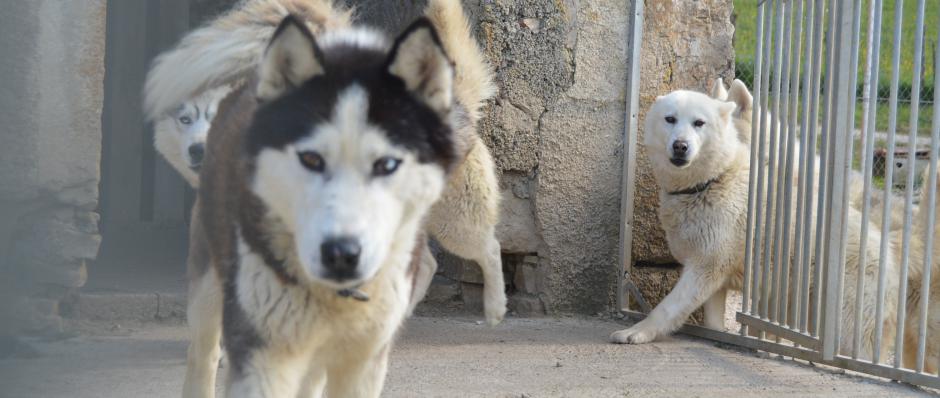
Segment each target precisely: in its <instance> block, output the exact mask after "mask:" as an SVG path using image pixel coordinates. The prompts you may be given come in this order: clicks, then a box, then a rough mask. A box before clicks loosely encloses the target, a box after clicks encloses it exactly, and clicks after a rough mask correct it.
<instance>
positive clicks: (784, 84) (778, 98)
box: [768, 4, 793, 323]
mask: <svg viewBox="0 0 940 398" xmlns="http://www.w3.org/2000/svg"><path fill="white" fill-rule="evenodd" d="M784 7H785V9H784V16H783V21H782V22H783V30H782V31H783V45H782V46H781V47H780V49H779V54H780V60H779V63H780V65H781V68H780V69H778V70H777V72H779V74H777V75H776V76H775V78H776V79H775V80H776V82H777V84H776V86H775V87H776V90H777V91H776V95H775V96H774V98H775V101H774V115H775V116H776V117H775V119H774V126H773V128H776V130H777V134H775V136H776V137H778V138H777V140H778V141H779V143H778V145H779V148H778V150H777V153H778V155H777V159H778V167H777V168H778V169H781V170H779V173H778V175H777V181H776V188H775V190H776V194H777V196H776V198H775V200H774V203H776V206H775V208H774V210H775V213H776V214H775V215H774V238H773V242H774V247H773V250H774V251H773V255H774V258H773V283H772V285H771V289H773V292H772V293H771V295H772V296H773V298H774V299H773V304H774V306H773V307H772V308H771V309H770V314H769V317H768V318H769V319H770V320H771V321H773V322H777V323H780V304H781V303H782V302H783V297H782V296H783V295H786V291H784V290H781V287H782V286H781V285H782V284H783V282H782V281H781V279H782V278H781V274H782V273H783V268H784V263H785V262H788V260H786V257H784V251H786V252H787V253H786V254H789V250H788V249H789V248H787V247H784V245H783V244H781V243H782V242H787V241H788V240H785V239H784V238H783V235H784V234H785V233H786V232H787V231H784V230H783V224H784V223H783V218H784V216H783V211H784V208H785V207H786V204H785V203H784V201H785V200H784V199H785V198H784V196H783V194H784V190H785V189H786V187H787V186H789V185H790V184H789V181H786V179H785V178H784V176H785V175H786V173H787V172H789V171H790V170H789V169H788V168H787V166H786V165H785V164H784V162H785V161H786V154H787V151H788V147H787V144H789V139H788V138H787V128H788V127H789V126H788V125H787V119H788V118H789V114H788V111H789V105H790V104H789V101H790V94H789V92H790V90H789V85H790V62H789V61H790V51H792V46H791V40H790V39H791V38H792V36H793V7H792V4H785V6H784ZM791 163H792V162H791ZM790 167H792V164H791V165H790ZM786 201H787V202H789V200H786Z"/></svg>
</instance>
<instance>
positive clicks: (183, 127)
mask: <svg viewBox="0 0 940 398" xmlns="http://www.w3.org/2000/svg"><path fill="white" fill-rule="evenodd" d="M228 91H229V90H228V88H221V89H215V90H210V91H207V92H205V93H203V94H202V95H200V96H198V97H196V98H193V99H191V100H189V101H186V102H185V103H183V104H182V105H180V107H179V108H177V109H176V111H175V112H174V113H173V114H172V115H171V117H172V118H173V123H174V125H175V126H176V131H177V132H178V133H179V134H178V139H179V141H178V145H179V149H180V152H179V153H180V154H182V156H183V160H184V161H185V162H186V164H187V165H188V166H189V168H191V169H193V170H198V169H199V167H200V166H202V158H203V156H204V155H205V153H206V136H207V135H208V133H209V127H210V126H212V118H213V117H215V111H216V109H217V108H218V106H219V101H221V100H222V98H223V97H225V95H226V94H228Z"/></svg>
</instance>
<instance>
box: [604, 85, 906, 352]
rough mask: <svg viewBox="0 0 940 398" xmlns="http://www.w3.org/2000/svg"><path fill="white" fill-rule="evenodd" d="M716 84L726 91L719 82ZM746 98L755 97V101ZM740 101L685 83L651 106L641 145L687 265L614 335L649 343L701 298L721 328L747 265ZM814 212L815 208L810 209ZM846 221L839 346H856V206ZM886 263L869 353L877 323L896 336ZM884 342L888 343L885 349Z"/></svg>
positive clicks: (869, 266) (869, 296) (872, 243)
mask: <svg viewBox="0 0 940 398" xmlns="http://www.w3.org/2000/svg"><path fill="white" fill-rule="evenodd" d="M742 87H743V86H742ZM722 89H723V87H722ZM740 89H741V88H737V89H734V90H740ZM745 90H746V88H745ZM713 92H716V93H717V95H716V96H718V97H719V98H721V97H722V93H721V90H717V91H716V90H713ZM729 94H730V93H729ZM744 94H745V93H740V94H738V95H741V98H749V97H750V94H749V93H747V94H746V95H744ZM745 103H746V105H749V102H747V101H745ZM741 106H742V102H741V101H735V102H724V101H721V100H719V99H714V98H710V97H709V96H707V95H704V94H701V93H697V92H692V91H682V90H680V91H675V92H673V93H670V94H668V95H665V96H662V97H659V98H657V99H656V102H655V103H654V104H653V106H652V107H651V109H650V110H649V112H648V114H647V117H646V123H645V131H644V134H645V140H644V144H645V145H646V148H647V153H648V154H649V157H650V161H651V163H652V166H653V173H654V175H655V177H656V181H657V182H658V183H659V186H660V188H661V189H660V195H659V197H660V207H659V219H660V222H661V224H662V227H663V229H664V230H665V231H666V239H667V240H668V243H669V249H670V251H671V252H672V255H673V256H674V257H675V259H676V260H678V261H679V262H680V263H682V264H683V266H684V268H683V272H682V276H681V277H680V279H679V282H678V284H677V285H676V286H675V287H674V288H673V290H672V291H671V292H670V293H669V295H667V296H666V298H665V299H663V301H662V302H661V303H660V304H659V305H657V306H656V308H655V309H653V311H652V312H651V313H650V314H649V316H648V317H647V318H646V319H644V320H643V321H641V322H639V323H638V324H636V325H634V326H633V327H631V328H629V329H625V330H621V331H617V332H614V333H613V334H612V335H611V340H612V341H614V342H616V343H631V344H642V343H647V342H650V341H652V340H654V339H655V338H657V337H658V336H660V335H663V334H668V333H671V332H673V331H674V330H676V329H677V328H678V327H679V326H680V325H681V324H682V323H683V322H684V321H685V320H686V319H687V318H688V317H689V315H690V314H691V313H692V312H693V311H694V310H695V309H697V308H698V307H699V306H702V305H704V308H705V325H706V326H707V327H709V328H713V329H718V330H722V329H723V320H724V309H725V295H726V289H729V288H730V289H736V290H737V289H740V288H741V287H742V284H743V280H742V279H743V273H744V254H745V253H744V244H743V242H744V241H745V238H746V237H745V232H746V230H747V203H748V183H749V173H750V164H749V163H750V159H749V158H750V149H749V147H748V145H746V144H745V141H746V140H743V139H742V137H747V136H748V134H747V133H746V132H744V131H741V129H748V131H749V130H750V120H749V117H748V116H747V113H748V112H742V109H741ZM736 115H737V116H736ZM767 119H769V118H767ZM797 148H798V147H797ZM796 153H797V154H798V149H797V152H796ZM761 207H763V206H761ZM762 211H763V210H762ZM810 211H812V212H813V213H815V210H814V209H810ZM847 223H848V225H849V227H848V236H847V238H848V242H849V243H848V247H847V255H846V264H845V267H844V268H845V270H844V271H845V274H844V277H845V281H846V283H845V284H844V285H845V288H844V296H843V309H842V319H843V321H842V335H843V336H844V337H845V338H843V339H842V343H843V346H842V349H843V350H847V349H850V347H851V346H850V344H851V341H852V339H851V338H850V336H851V331H852V327H853V325H854V320H855V309H854V306H855V296H856V292H855V290H854V286H855V284H854V281H855V280H856V278H857V275H858V272H859V268H860V267H859V264H858V260H859V256H858V251H859V247H858V242H859V239H860V235H859V232H860V228H859V227H860V225H861V217H860V215H859V213H858V211H857V210H855V209H852V208H850V209H849V211H848V218H847ZM869 231H870V233H869V235H868V237H867V246H866V262H865V266H864V275H866V278H867V277H869V276H872V275H877V270H878V260H879V257H878V249H879V247H880V241H881V237H880V234H878V233H877V229H876V228H875V227H874V226H871V227H870V228H869ZM872 231H874V232H872ZM792 232H793V231H792V230H791V231H788V232H787V233H792ZM888 269H889V271H888V274H889V275H888V283H887V291H888V294H887V296H888V300H887V302H886V303H885V308H886V314H885V317H884V319H881V320H875V319H874V316H873V314H874V307H875V303H876V300H877V294H876V289H875V286H876V283H875V282H874V280H871V281H870V282H869V283H867V284H866V290H865V292H864V297H863V303H864V312H863V315H862V320H863V327H862V330H863V333H864V336H863V337H864V338H863V342H864V344H865V348H866V349H867V352H868V353H869V354H870V353H871V351H872V349H873V343H874V330H875V324H876V322H878V321H880V322H884V325H885V341H891V333H892V331H893V330H894V324H895V322H896V317H895V314H894V313H893V312H891V309H893V308H894V304H893V303H896V301H895V302H892V300H891V297H892V294H891V292H894V293H895V294H894V295H893V296H894V297H895V299H896V297H897V293H896V292H897V286H898V281H897V273H896V272H894V271H892V270H894V269H896V268H895V263H894V261H893V255H890V253H889V268H888ZM872 278H873V277H872ZM788 294H792V292H788ZM790 302H791V303H792V302H794V301H793V300H790ZM887 347H888V346H887V345H885V346H883V347H882V349H883V350H886V349H887ZM883 358H884V356H883Z"/></svg>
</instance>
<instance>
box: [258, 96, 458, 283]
mask: <svg viewBox="0 0 940 398" xmlns="http://www.w3.org/2000/svg"><path fill="white" fill-rule="evenodd" d="M368 104H369V101H368V94H367V93H366V92H365V90H363V89H362V88H361V87H360V86H358V85H353V86H350V87H349V88H347V89H346V90H345V91H344V92H342V93H341V94H340V97H339V99H338V100H337V104H336V108H335V110H334V112H333V116H332V118H331V119H330V120H329V121H327V122H325V123H322V124H319V125H317V126H315V127H314V128H313V130H314V131H312V132H311V135H310V136H309V137H308V138H305V139H302V140H300V141H298V142H296V143H295V144H291V145H287V146H285V147H284V148H281V149H274V148H269V149H264V150H262V151H261V153H260V154H259V156H258V158H257V172H256V176H255V180H254V184H253V187H252V189H253V191H254V192H255V194H257V195H258V197H260V198H261V199H262V200H264V201H265V202H266V203H268V205H269V207H270V208H271V210H272V211H273V212H274V213H275V214H276V215H277V216H278V217H280V219H282V220H283V221H284V223H285V224H286V225H287V227H288V229H289V230H290V232H291V233H293V235H294V239H295V242H294V243H295V244H296V246H297V250H298V252H299V256H300V258H299V262H300V264H302V265H303V270H304V271H305V272H306V275H307V276H308V277H309V278H310V279H311V280H315V281H318V282H323V283H327V284H330V285H332V286H334V287H337V288H347V287H351V286H356V285H358V284H361V283H362V282H364V281H366V280H369V279H370V278H372V277H373V276H374V275H375V273H376V272H378V269H379V267H380V266H381V265H382V262H383V259H384V258H385V257H386V255H387V253H388V248H389V245H390V244H391V241H392V240H393V239H395V237H396V236H398V234H400V233H401V231H400V230H399V229H398V226H399V225H400V224H401V223H402V222H403V221H404V220H408V219H410V218H411V217H414V215H415V214H416V212H417V209H415V208H411V207H409V206H408V204H409V203H419V204H426V205H428V206H430V205H431V204H432V203H434V201H435V200H437V198H438V196H439V195H440V192H441V191H442V190H443V188H444V185H443V181H444V174H443V170H441V169H440V168H439V167H436V166H433V165H424V164H421V163H419V162H418V161H417V158H416V157H415V155H414V154H412V153H410V152H409V151H407V150H405V149H403V148H400V147H398V146H395V145H393V144H392V143H391V142H389V141H388V139H387V138H386V136H385V134H384V133H383V132H382V130H381V129H380V128H379V127H378V126H374V125H371V124H369V123H368V121H367V120H366V115H367V114H368ZM303 151H314V152H317V153H319V154H320V155H321V156H322V157H323V159H324V160H325V164H326V171H325V172H323V173H315V172H311V171H310V170H307V169H306V168H305V167H304V166H303V165H302V164H301V163H300V161H299V160H298V153H300V152H303ZM386 156H388V157H393V158H396V159H401V164H400V166H399V167H398V170H397V171H396V172H394V173H393V174H391V175H389V176H373V175H372V167H373V164H374V163H375V162H376V161H377V160H378V159H380V158H382V157H386ZM337 237H353V238H355V239H357V240H358V241H359V243H360V245H361V246H362V254H361V255H360V260H359V263H360V264H359V267H358V273H359V276H358V278H356V279H353V280H349V281H346V282H344V283H342V284H339V283H337V282H335V281H332V280H330V279H329V278H327V277H326V276H325V275H326V274H327V271H326V269H325V268H324V267H323V265H322V264H321V263H320V245H321V244H322V243H323V242H324V241H326V240H328V239H331V238H337Z"/></svg>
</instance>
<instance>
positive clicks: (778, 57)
mask: <svg viewBox="0 0 940 398" xmlns="http://www.w3.org/2000/svg"><path fill="white" fill-rule="evenodd" d="M785 3H786V1H784V0H779V1H777V11H776V13H775V15H774V19H775V21H774V24H775V26H776V28H777V31H776V33H774V36H775V37H774V42H775V43H774V48H775V49H776V53H775V54H774V69H773V70H774V71H773V76H774V91H773V92H774V103H773V114H767V115H766V116H767V118H768V119H769V121H770V135H771V136H770V154H769V155H770V158H769V159H768V163H767V164H768V166H767V167H768V169H767V206H766V208H765V209H764V210H765V211H766V214H765V215H764V217H765V218H766V220H765V222H764V249H765V250H768V249H769V251H770V252H769V253H767V254H766V255H765V256H764V282H763V286H764V289H763V290H764V292H762V293H766V294H762V295H763V296H766V297H765V298H764V300H762V302H761V318H762V319H768V320H769V319H770V308H771V307H770V303H771V302H774V301H775V300H776V298H777V297H776V291H775V289H774V285H773V284H771V283H772V282H775V281H773V280H771V274H773V271H772V270H771V268H770V267H771V261H770V260H771V257H772V256H773V255H774V253H776V247H777V246H776V242H774V241H773V240H772V237H773V235H774V225H775V223H776V221H777V220H776V219H774V218H773V216H774V213H773V211H774V209H775V204H776V202H775V199H776V195H775V188H776V185H775V184H774V183H775V182H776V180H775V178H776V171H777V158H778V157H779V153H778V152H779V151H778V149H777V143H778V142H779V141H780V137H779V135H778V127H779V126H780V123H778V121H777V119H778V118H779V117H780V112H779V111H780V70H781V68H782V66H783V65H782V58H783V12H784V9H785V5H784V4H785Z"/></svg>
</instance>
